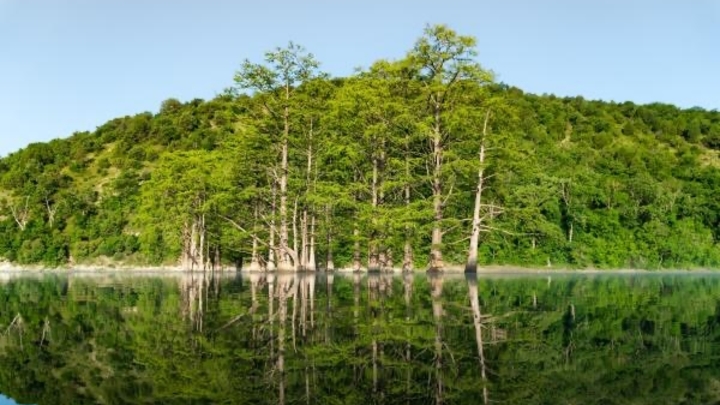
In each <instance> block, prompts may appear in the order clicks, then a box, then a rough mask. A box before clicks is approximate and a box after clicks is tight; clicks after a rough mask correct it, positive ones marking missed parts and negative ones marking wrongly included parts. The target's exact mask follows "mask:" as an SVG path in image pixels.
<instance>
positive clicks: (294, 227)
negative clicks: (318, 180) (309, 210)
mask: <svg viewBox="0 0 720 405" xmlns="http://www.w3.org/2000/svg"><path fill="white" fill-rule="evenodd" d="M297 210H298V200H297V198H295V205H294V207H293V217H292V233H293V251H294V252H295V254H294V255H295V256H296V258H295V260H290V259H289V257H290V254H289V253H286V255H287V256H288V263H289V264H290V265H291V266H290V267H289V268H288V270H294V271H298V270H300V267H301V266H302V263H300V262H299V260H298V257H297V252H298V235H297V234H298V227H297V217H298V215H297ZM288 250H290V249H288V248H286V249H285V251H286V252H287V251H288Z"/></svg>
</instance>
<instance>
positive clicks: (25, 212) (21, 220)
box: [10, 196, 30, 231]
mask: <svg viewBox="0 0 720 405" xmlns="http://www.w3.org/2000/svg"><path fill="white" fill-rule="evenodd" d="M29 204H30V197H29V196H28V197H25V206H24V207H19V208H18V207H16V206H15V205H10V212H11V213H12V216H13V219H15V223H16V224H17V226H18V228H20V230H21V231H24V230H25V228H26V227H27V223H28V219H29V218H30V209H29Z"/></svg>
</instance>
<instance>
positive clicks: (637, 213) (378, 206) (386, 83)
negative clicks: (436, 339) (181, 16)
mask: <svg viewBox="0 0 720 405" xmlns="http://www.w3.org/2000/svg"><path fill="white" fill-rule="evenodd" d="M474 55H475V54H474V40H473V39H472V38H468V37H464V36H461V35H458V34H456V33H455V32H453V31H452V30H450V29H449V28H447V27H444V26H435V27H428V28H427V29H426V31H425V33H424V34H423V36H422V37H420V39H419V40H418V41H417V43H416V44H415V45H414V46H412V47H411V49H410V51H409V52H408V54H407V56H406V57H405V58H403V59H401V60H398V61H379V62H377V63H375V64H374V65H373V66H372V67H370V68H368V69H366V70H364V71H362V72H359V73H358V74H357V75H355V76H352V77H347V78H333V79H330V78H328V77H327V76H325V75H323V74H321V73H319V71H318V63H317V62H316V60H315V59H314V57H313V56H312V55H311V54H309V53H307V52H306V51H305V50H304V49H303V48H301V47H299V46H297V45H294V44H290V45H289V46H288V47H286V48H282V49H280V48H279V49H277V50H275V51H272V52H269V53H268V54H267V55H266V60H265V61H263V62H262V63H251V62H249V61H247V62H245V63H244V64H242V65H241V66H240V67H239V70H238V72H237V74H236V76H235V81H234V84H235V86H234V87H233V88H232V91H228V92H227V93H226V94H224V95H221V96H218V97H216V98H215V99H213V100H210V101H203V100H193V101H190V102H187V103H181V102H179V101H177V100H175V99H169V100H166V101H165V102H163V103H162V105H161V107H160V109H159V112H158V113H156V114H153V113H141V114H138V115H135V116H132V117H123V118H117V119H114V120H112V121H110V122H108V123H106V124H104V125H102V126H100V127H99V128H97V130H96V131H94V132H91V133H90V132H83V133H75V134H73V135H72V136H70V137H69V138H67V139H59V140H54V141H51V142H48V143H36V144H32V145H29V146H28V147H27V148H25V149H23V150H21V151H18V152H16V153H13V154H11V155H9V156H7V157H5V158H3V159H2V160H0V257H3V258H5V259H6V260H8V261H11V262H14V263H20V264H25V263H43V264H47V265H66V264H79V263H109V262H121V263H125V264H130V265H132V264H159V263H165V264H168V263H172V264H178V263H179V264H182V265H183V266H188V267H196V266H204V265H210V263H215V262H218V261H222V262H225V263H235V262H237V261H238V259H239V258H240V257H243V258H244V263H245V266H251V267H256V268H257V267H264V266H267V265H268V264H269V265H270V267H271V268H283V267H294V268H307V269H314V268H317V267H319V268H323V267H325V266H326V264H327V262H328V261H330V262H331V263H332V262H334V266H335V267H341V266H342V267H358V266H362V267H367V266H369V267H401V266H402V267H405V268H408V269H409V268H410V267H412V266H414V267H415V268H422V269H425V268H427V267H428V266H431V267H437V268H442V267H443V266H447V265H450V264H464V263H465V262H466V260H467V256H468V246H469V243H470V242H469V238H470V236H471V234H472V229H473V223H475V224H476V225H477V226H476V228H477V229H479V230H480V233H479V243H478V245H479V254H478V257H479V262H480V263H481V264H491V263H492V264H513V265H526V266H546V265H548V264H551V265H553V266H569V267H590V266H593V267H639V268H658V267H686V266H687V267H711V266H718V265H720V245H718V238H720V197H718V191H719V190H720V158H719V157H718V151H719V150H720V113H718V112H717V111H706V110H703V109H700V108H693V109H684V110H683V109H679V108H676V107H674V106H671V105H665V104H650V105H636V104H633V103H632V102H626V103H608V102H600V101H590V100H585V99H583V98H582V97H574V98H558V97H554V96H538V95H533V94H527V93H524V92H523V91H522V90H521V89H518V88H515V87H511V86H507V85H504V84H499V83H496V82H494V81H493V77H492V74H491V72H489V71H487V70H485V69H483V67H482V66H481V65H479V64H477V63H475V62H474ZM228 81H229V82H231V80H228ZM481 149H482V150H483V153H482V156H483V160H482V163H481V160H480V158H479V156H480V150H481ZM479 171H480V176H478V173H479ZM479 177H480V178H481V179H482V181H481V184H480V188H481V190H482V194H481V196H480V198H479V202H480V204H479V205H478V211H477V214H478V215H477V216H476V217H475V220H473V216H474V211H475V210H474V208H475V203H476V197H478V196H477V195H476V190H477V189H478V179H479ZM270 247H272V248H270ZM431 251H432V255H431ZM431 256H432V257H431Z"/></svg>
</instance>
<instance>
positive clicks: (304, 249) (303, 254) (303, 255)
mask: <svg viewBox="0 0 720 405" xmlns="http://www.w3.org/2000/svg"><path fill="white" fill-rule="evenodd" d="M300 238H301V239H302V240H301V241H300V244H301V247H300V266H299V270H305V269H306V267H307V262H308V254H309V253H310V252H308V215H307V208H304V209H303V213H302V218H300Z"/></svg>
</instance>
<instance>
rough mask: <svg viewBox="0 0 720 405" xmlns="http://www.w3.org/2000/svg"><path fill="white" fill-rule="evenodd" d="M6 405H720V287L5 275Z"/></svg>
mask: <svg viewBox="0 0 720 405" xmlns="http://www.w3.org/2000/svg"><path fill="white" fill-rule="evenodd" d="M0 393H1V394H2V395H0V403H2V404H4V403H8V404H15V403H17V404H38V405H40V404H43V405H44V404H53V405H55V404H99V403H101V404H243V403H252V404H441V403H444V404H483V403H487V404H496V403H505V404H712V403H720V276H716V275H714V274H700V275H698V274H687V273H685V274H683V273H661V274H660V273H659V274H592V275H586V274H553V275H548V274H542V275H484V274H483V275H478V276H477V277H476V278H466V277H464V276H462V275H445V276H442V277H440V276H436V277H431V276H428V275H425V274H414V275H406V276H402V275H395V276H393V275H367V274H363V275H359V274H347V275H340V274H337V275H325V274H319V275H317V276H315V275H264V274H263V275H260V274H250V275H241V274H237V275H236V274H234V273H232V274H217V275H203V274H182V275H159V274H133V275H126V274H75V275H73V274H71V275H34V276H19V275H13V276H7V275H6V276H5V277H4V279H3V281H2V282H1V283H0ZM5 397H7V398H5ZM8 398H11V399H8Z"/></svg>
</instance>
